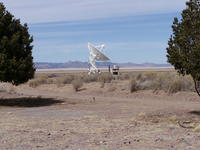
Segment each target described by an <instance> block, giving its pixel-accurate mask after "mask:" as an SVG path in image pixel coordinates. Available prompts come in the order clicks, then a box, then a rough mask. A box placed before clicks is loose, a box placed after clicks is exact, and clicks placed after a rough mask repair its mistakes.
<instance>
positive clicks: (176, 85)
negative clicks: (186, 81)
mask: <svg viewBox="0 0 200 150" xmlns="http://www.w3.org/2000/svg"><path fill="white" fill-rule="evenodd" d="M181 89H182V82H181V80H179V79H177V80H174V81H172V82H171V83H170V84H169V88H168V93H177V92H179V91H181Z"/></svg>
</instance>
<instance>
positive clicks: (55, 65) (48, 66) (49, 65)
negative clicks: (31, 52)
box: [35, 61, 171, 69]
mask: <svg viewBox="0 0 200 150" xmlns="http://www.w3.org/2000/svg"><path fill="white" fill-rule="evenodd" d="M109 65H110V66H113V65H117V66H119V67H121V68H129V67H170V66H171V65H169V64H155V63H143V64H136V63H130V62H128V63H112V62H97V66H98V67H100V68H104V67H108V66H109ZM88 66H89V64H88V62H81V61H69V62H66V63H49V62H36V63H35V67H36V68H37V69H56V68H88Z"/></svg>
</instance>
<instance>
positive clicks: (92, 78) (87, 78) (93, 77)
mask: <svg viewBox="0 0 200 150" xmlns="http://www.w3.org/2000/svg"><path fill="white" fill-rule="evenodd" d="M82 80H83V82H85V83H90V82H97V81H98V74H91V75H88V74H84V75H82Z"/></svg>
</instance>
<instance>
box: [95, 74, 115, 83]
mask: <svg viewBox="0 0 200 150" xmlns="http://www.w3.org/2000/svg"><path fill="white" fill-rule="evenodd" d="M113 79H114V77H113V76H112V75H111V74H110V73H102V74H100V75H99V77H98V81H99V82H103V83H110V82H111V81H112V80H113Z"/></svg>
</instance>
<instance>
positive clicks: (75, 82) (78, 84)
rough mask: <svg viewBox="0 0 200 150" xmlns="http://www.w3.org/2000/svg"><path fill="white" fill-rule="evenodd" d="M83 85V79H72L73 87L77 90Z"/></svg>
mask: <svg viewBox="0 0 200 150" xmlns="http://www.w3.org/2000/svg"><path fill="white" fill-rule="evenodd" d="M82 86H83V82H82V81H81V80H73V81H72V87H73V89H74V90H75V91H76V92H77V91H79V90H80V88H81V87H82Z"/></svg>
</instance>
